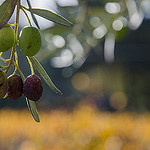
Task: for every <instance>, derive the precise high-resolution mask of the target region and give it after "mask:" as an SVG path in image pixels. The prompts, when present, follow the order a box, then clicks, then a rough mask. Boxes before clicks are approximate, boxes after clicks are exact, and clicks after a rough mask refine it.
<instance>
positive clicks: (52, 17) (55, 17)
mask: <svg viewBox="0 0 150 150" xmlns="http://www.w3.org/2000/svg"><path fill="white" fill-rule="evenodd" d="M28 10H29V11H32V12H33V13H34V14H36V15H38V16H40V17H43V18H45V19H47V20H49V21H53V22H56V23H59V24H61V25H65V26H69V27H70V26H72V23H71V22H70V21H68V20H67V19H66V18H64V17H62V16H61V15H59V14H56V13H54V12H52V11H49V10H46V9H35V8H34V9H31V10H30V9H28Z"/></svg>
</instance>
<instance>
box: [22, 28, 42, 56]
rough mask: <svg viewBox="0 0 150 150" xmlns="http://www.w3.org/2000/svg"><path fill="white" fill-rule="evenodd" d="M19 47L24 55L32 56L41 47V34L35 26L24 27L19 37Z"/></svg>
mask: <svg viewBox="0 0 150 150" xmlns="http://www.w3.org/2000/svg"><path fill="white" fill-rule="evenodd" d="M19 48H20V50H21V51H22V53H23V54H24V55H26V56H34V55H35V54H36V53H37V52H38V51H39V50H40V48H41V35H40V32H39V30H38V29H36V28H35V27H25V28H23V30H22V31H21V34H20V37H19Z"/></svg>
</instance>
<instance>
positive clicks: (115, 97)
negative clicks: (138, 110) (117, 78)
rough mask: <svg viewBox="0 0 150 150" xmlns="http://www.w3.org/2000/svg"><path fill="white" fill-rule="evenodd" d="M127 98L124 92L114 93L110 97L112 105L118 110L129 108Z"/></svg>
mask: <svg viewBox="0 0 150 150" xmlns="http://www.w3.org/2000/svg"><path fill="white" fill-rule="evenodd" d="M127 101H128V100H127V96H126V94H125V93H124V92H120V91H117V92H114V93H113V94H112V95H111V97H110V105H111V106H112V107H113V108H115V109H117V110H122V109H124V108H125V107H126V106H127Z"/></svg>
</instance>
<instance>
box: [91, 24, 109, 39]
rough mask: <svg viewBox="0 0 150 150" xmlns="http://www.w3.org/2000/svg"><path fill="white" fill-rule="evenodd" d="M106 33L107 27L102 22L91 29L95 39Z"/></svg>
mask: <svg viewBox="0 0 150 150" xmlns="http://www.w3.org/2000/svg"><path fill="white" fill-rule="evenodd" d="M106 33H107V28H106V27H105V25H104V24H102V25H100V26H99V27H97V28H96V29H95V30H94V31H93V36H94V38H96V39H100V38H102V37H104V36H105V34H106Z"/></svg>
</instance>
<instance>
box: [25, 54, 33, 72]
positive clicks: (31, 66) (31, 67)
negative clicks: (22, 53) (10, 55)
mask: <svg viewBox="0 0 150 150" xmlns="http://www.w3.org/2000/svg"><path fill="white" fill-rule="evenodd" d="M26 57H27V59H28V62H29V64H30V69H31V74H34V69H33V65H32V62H31V60H30V58H29V57H28V56H26Z"/></svg>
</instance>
